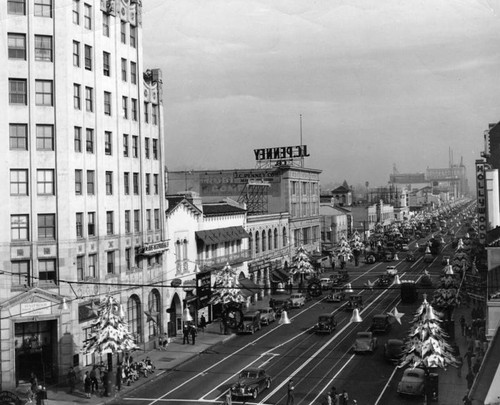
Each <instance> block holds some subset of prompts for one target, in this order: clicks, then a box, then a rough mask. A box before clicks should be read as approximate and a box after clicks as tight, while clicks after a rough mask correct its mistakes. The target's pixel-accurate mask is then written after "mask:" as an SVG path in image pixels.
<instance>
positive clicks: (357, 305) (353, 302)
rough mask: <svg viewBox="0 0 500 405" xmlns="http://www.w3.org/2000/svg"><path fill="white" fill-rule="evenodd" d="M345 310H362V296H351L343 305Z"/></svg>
mask: <svg viewBox="0 0 500 405" xmlns="http://www.w3.org/2000/svg"><path fill="white" fill-rule="evenodd" d="M345 309H347V310H348V311H349V310H355V309H358V310H359V309H363V296H362V295H351V296H350V297H349V301H347V302H346V304H345Z"/></svg>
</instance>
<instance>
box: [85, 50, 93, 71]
mask: <svg viewBox="0 0 500 405" xmlns="http://www.w3.org/2000/svg"><path fill="white" fill-rule="evenodd" d="M85 69H87V70H92V47H91V46H90V45H85Z"/></svg>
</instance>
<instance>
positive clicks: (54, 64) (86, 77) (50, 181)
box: [0, 0, 168, 389]
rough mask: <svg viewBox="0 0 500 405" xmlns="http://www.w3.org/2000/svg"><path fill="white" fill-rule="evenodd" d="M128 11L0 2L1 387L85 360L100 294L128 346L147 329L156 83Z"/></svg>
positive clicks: (157, 272) (51, 378) (153, 273)
mask: <svg viewBox="0 0 500 405" xmlns="http://www.w3.org/2000/svg"><path fill="white" fill-rule="evenodd" d="M141 15H142V7H141V3H140V2H139V1H135V0H130V1H122V2H118V1H116V2H115V1H106V2H104V1H96V0H85V1H84V0H82V1H80V0H73V1H67V2H66V4H65V5H63V6H62V5H61V4H57V5H56V4H55V1H53V0H46V1H43V2H40V1H35V0H9V1H6V2H3V3H2V4H1V5H0V18H1V19H2V21H3V23H2V25H1V28H0V30H1V33H2V41H4V46H2V47H1V50H0V55H1V58H2V60H4V65H3V67H2V69H0V88H1V89H2V90H3V92H2V94H4V96H3V97H1V98H0V108H1V109H2V111H3V114H2V117H3V118H2V120H0V126H1V131H2V133H4V134H5V136H3V137H2V140H1V141H0V142H1V147H0V154H1V155H2V156H1V158H2V161H3V162H4V164H3V165H2V173H3V175H2V176H1V178H2V179H3V180H2V181H1V182H0V189H1V190H2V194H3V195H4V198H3V209H2V212H1V214H0V215H1V220H2V223H4V224H9V226H5V227H4V228H2V230H1V231H0V241H1V243H0V252H1V254H2V257H3V266H2V270H3V272H2V274H1V275H0V281H1V282H0V296H1V297H2V298H1V300H0V306H1V321H0V328H1V335H0V357H1V362H0V364H1V366H0V367H1V385H2V389H9V388H12V387H14V386H16V385H17V384H19V383H20V382H23V381H25V380H27V379H28V377H29V373H30V372H32V371H33V372H35V373H36V374H37V375H38V378H39V380H40V381H43V382H45V383H47V384H50V383H55V382H57V380H58V378H59V377H61V376H62V375H63V374H64V373H65V372H66V371H67V369H68V367H69V366H71V365H73V366H76V367H77V368H82V367H85V366H88V365H90V364H92V363H93V362H94V361H95V360H96V359H95V358H94V356H93V355H85V354H83V353H81V348H82V346H83V344H84V342H85V341H86V339H88V338H89V336H90V335H91V333H92V332H93V331H92V328H91V326H92V321H93V320H94V319H95V318H96V315H97V312H98V311H97V305H98V303H99V300H100V299H101V298H103V297H104V296H105V295H114V296H115V297H116V298H117V300H118V301H119V302H120V304H121V307H122V310H123V313H124V315H125V319H126V320H127V321H128V324H129V328H130V330H131V332H132V333H133V334H134V339H135V341H136V343H137V344H139V345H140V346H141V345H144V346H145V345H148V344H149V342H151V341H152V340H154V338H155V336H156V335H157V334H158V333H159V330H158V327H157V326H156V325H158V324H161V319H160V317H161V316H162V314H161V312H162V311H160V308H161V306H162V302H161V292H160V290H159V289H158V288H156V287H154V284H155V283H158V284H161V283H162V282H163V281H164V279H163V277H164V274H163V271H162V263H163V256H164V252H165V251H166V250H167V249H168V241H167V240H166V235H165V227H164V220H163V217H164V215H163V214H162V213H163V212H164V198H163V196H164V186H163V185H164V174H163V167H164V162H163V152H162V151H163V131H162V127H163V119H162V118H163V117H162V108H161V98H162V89H161V74H160V73H161V72H160V71H159V70H158V69H156V70H151V71H147V72H145V73H144V74H143V72H144V66H143V57H142V22H141V21H142V19H141ZM7 134H8V136H7ZM144 284H147V285H148V286H149V287H148V288H143V287H142V285H144ZM121 286H131V287H130V288H124V287H121ZM152 286H153V287H152ZM148 309H149V311H150V313H155V315H154V317H156V319H154V322H151V321H147V320H148V319H149V317H147V316H146V315H145V313H144V312H148V311H147V310H148ZM13 342H14V343H13Z"/></svg>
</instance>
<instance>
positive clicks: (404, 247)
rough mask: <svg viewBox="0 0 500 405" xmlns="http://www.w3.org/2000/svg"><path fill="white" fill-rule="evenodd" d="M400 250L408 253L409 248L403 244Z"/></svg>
mask: <svg viewBox="0 0 500 405" xmlns="http://www.w3.org/2000/svg"><path fill="white" fill-rule="evenodd" d="M401 250H402V251H403V252H408V250H410V248H409V246H408V245H407V244H406V243H403V244H402V245H401Z"/></svg>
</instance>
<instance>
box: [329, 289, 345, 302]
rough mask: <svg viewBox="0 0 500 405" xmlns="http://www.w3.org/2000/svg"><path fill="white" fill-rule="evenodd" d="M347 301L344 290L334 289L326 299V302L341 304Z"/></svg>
mask: <svg viewBox="0 0 500 405" xmlns="http://www.w3.org/2000/svg"><path fill="white" fill-rule="evenodd" d="M344 299H345V291H344V289H343V288H332V292H331V293H330V294H328V296H327V297H326V302H341V301H343V300H344Z"/></svg>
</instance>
